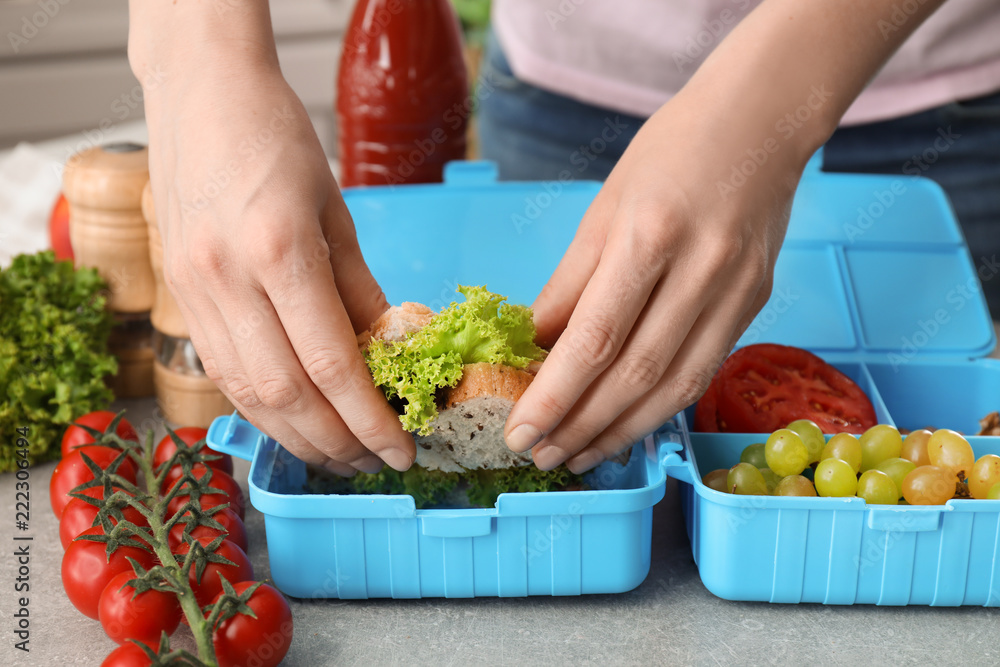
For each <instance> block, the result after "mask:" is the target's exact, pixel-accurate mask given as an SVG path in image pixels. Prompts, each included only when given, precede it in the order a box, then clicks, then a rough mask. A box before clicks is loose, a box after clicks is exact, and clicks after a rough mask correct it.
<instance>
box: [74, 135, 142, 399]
mask: <svg viewBox="0 0 1000 667" xmlns="http://www.w3.org/2000/svg"><path fill="white" fill-rule="evenodd" d="M148 181H149V166H148V154H147V151H146V147H145V146H141V145H139V144H133V143H115V144H107V145H105V146H97V147H94V148H90V149H88V150H85V151H82V152H80V153H77V154H76V155H74V156H73V157H71V158H70V160H69V162H67V163H66V169H65V171H64V172H63V193H64V194H65V196H66V200H67V201H68V202H69V233H70V241H71V243H72V245H73V252H74V254H75V261H76V265H77V266H90V267H94V268H96V269H97V271H98V272H99V273H100V274H101V277H102V278H104V280H106V281H107V283H108V286H109V288H110V291H111V296H110V299H109V306H110V308H111V310H112V311H114V313H115V327H114V329H113V330H112V332H111V337H110V339H109V341H108V347H109V349H110V351H111V353H112V354H114V355H115V356H116V357H117V358H118V374H117V375H116V376H115V377H114V378H112V379H111V381H110V384H111V388H112V390H113V391H114V393H115V396H117V397H118V398H136V397H141V396H151V395H152V394H153V348H152V326H151V325H150V321H149V311H150V309H151V308H152V306H153V299H154V297H155V294H156V286H155V284H154V281H153V270H152V267H151V266H150V264H149V250H148V248H149V238H148V233H147V231H146V222H145V220H144V219H143V217H142V189H143V187H144V186H145V184H146V183H147V182H148Z"/></svg>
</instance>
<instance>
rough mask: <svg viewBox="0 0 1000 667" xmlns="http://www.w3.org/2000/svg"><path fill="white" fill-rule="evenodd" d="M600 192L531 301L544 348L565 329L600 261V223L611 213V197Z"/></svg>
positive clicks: (537, 339) (601, 236)
mask: <svg viewBox="0 0 1000 667" xmlns="http://www.w3.org/2000/svg"><path fill="white" fill-rule="evenodd" d="M603 193H604V190H602V191H601V193H599V194H598V195H597V198H596V199H595V200H594V201H593V203H591V205H590V206H589V207H588V208H587V212H586V213H585V214H584V216H583V219H582V220H581V221H580V227H579V229H578V230H577V233H576V235H575V236H574V237H573V241H572V242H571V243H570V244H569V248H567V249H566V253H565V254H564V255H563V258H562V259H561V260H560V261H559V264H558V266H556V269H555V271H553V272H552V275H551V276H550V277H549V280H548V281H547V282H546V283H545V286H544V287H542V291H541V292H540V293H539V295H538V298H537V299H535V302H534V304H532V310H533V311H534V320H535V328H536V329H537V330H538V335H537V336H536V342H537V343H538V344H539V345H541V346H542V347H544V348H550V347H552V346H553V344H555V342H556V340H557V339H558V338H559V334H561V333H562V332H563V329H565V328H566V323H567V322H569V318H570V316H571V315H572V314H573V309H574V308H575V307H576V304H577V302H578V301H579V300H580V296H581V295H582V294H583V290H584V289H585V288H586V287H587V282H588V281H589V280H590V277H591V276H592V275H593V274H594V270H595V269H596V268H597V265H598V263H599V262H600V259H601V252H602V250H603V248H604V240H605V239H604V234H605V227H606V225H603V224H601V223H602V222H603V221H605V220H608V219H610V218H611V216H612V215H613V212H612V211H611V210H609V209H608V206H607V204H606V202H607V201H609V200H610V197H609V196H607V195H604V194H603Z"/></svg>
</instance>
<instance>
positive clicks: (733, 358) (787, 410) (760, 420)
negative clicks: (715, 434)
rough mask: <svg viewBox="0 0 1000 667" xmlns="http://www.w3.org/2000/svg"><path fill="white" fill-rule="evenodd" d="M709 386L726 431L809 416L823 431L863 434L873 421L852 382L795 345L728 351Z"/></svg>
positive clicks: (754, 429) (757, 429)
mask: <svg viewBox="0 0 1000 667" xmlns="http://www.w3.org/2000/svg"><path fill="white" fill-rule="evenodd" d="M712 384H713V385H717V386H716V387H715V389H714V391H716V392H717V397H718V408H717V412H716V423H717V424H718V425H719V427H720V429H721V428H722V427H723V426H724V427H725V428H724V430H726V431H731V432H735V433H771V432H772V431H776V430H777V429H779V428H784V427H785V426H787V425H788V424H790V423H791V422H793V421H795V420H797V419H811V420H812V421H814V422H815V423H816V424H817V425H818V426H819V427H820V429H822V430H823V432H824V433H844V432H846V433H863V432H864V431H866V430H867V429H868V428H870V427H872V426H874V425H875V424H876V423H878V422H877V420H876V418H875V408H874V407H873V406H872V403H871V401H870V400H868V397H867V396H866V395H865V393H864V392H863V391H862V390H861V388H860V387H858V385H856V384H855V383H854V381H853V380H851V379H850V378H849V377H847V376H846V375H844V374H843V373H841V372H840V371H839V370H837V369H836V368H834V367H833V366H831V365H830V364H828V363H826V362H825V361H823V360H822V359H820V358H819V357H817V356H816V355H815V354H813V353H811V352H807V351H806V350H802V349H799V348H796V347H788V346H785V345H773V344H770V343H761V344H758V345H748V346H747V347H744V348H742V349H739V350H737V351H736V352H734V353H733V354H732V355H730V357H729V359H727V360H726V363H724V364H723V365H722V368H720V369H719V372H718V373H716V375H715V377H714V378H713V379H712ZM709 390H710V391H711V390H712V388H711V386H710V387H709ZM701 425H704V424H701Z"/></svg>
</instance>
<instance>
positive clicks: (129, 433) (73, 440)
mask: <svg viewBox="0 0 1000 667" xmlns="http://www.w3.org/2000/svg"><path fill="white" fill-rule="evenodd" d="M114 418H115V413H113V412H108V411H107V410H98V411H97V412H90V413H88V414H85V415H84V416H82V417H80V418H79V419H77V420H76V421H75V423H74V424H70V425H69V427H68V428H67V429H66V432H65V433H63V437H62V455H63V457H66V456H68V455H69V454H70V453H72V452H73V451H75V450H76V449H78V448H80V447H83V446H85V445H89V444H90V443H92V442H94V438H93V436H92V435H90V434H89V433H87V432H86V431H85V430H83V429H82V428H80V427H79V426H77V425H76V424H83V425H84V426H89V427H90V428H93V429H97V430H98V431H100V432H101V433H104V432H105V431H106V430H107V429H108V425H109V424H110V423H111V420H112V419H114ZM115 433H117V434H118V435H119V436H121V438H122V439H123V440H135V441H138V440H139V436H138V435H136V432H135V428H133V427H132V424H130V423H128V420H126V419H125V418H124V417H122V419H121V421H119V422H118V428H116V429H115Z"/></svg>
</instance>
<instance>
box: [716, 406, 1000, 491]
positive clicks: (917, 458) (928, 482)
mask: <svg viewBox="0 0 1000 667" xmlns="http://www.w3.org/2000/svg"><path fill="white" fill-rule="evenodd" d="M702 483H703V484H704V485H705V486H707V487H709V488H711V489H715V490H716V491H721V492H723V493H734V494H739V495H755V496H765V495H773V496H800V497H815V496H823V497H833V498H851V497H858V498H863V499H864V500H865V502H866V503H868V504H869V505H896V504H899V503H900V500H902V502H903V504H909V505H943V504H944V503H946V502H947V501H948V500H950V499H951V498H970V497H971V498H978V499H989V500H998V499H1000V456H996V455H995V454H986V455H984V456H982V457H980V458H979V459H978V460H977V459H976V458H975V454H974V453H973V451H972V446H971V445H970V444H969V441H968V440H966V439H965V438H964V437H963V436H962V435H961V434H960V433H956V432H955V431H951V430H949V429H938V430H936V431H933V432H931V431H929V430H927V429H921V430H919V431H913V432H911V433H909V434H908V435H907V436H906V437H905V438H903V436H902V435H901V434H900V433H899V431H898V430H896V428H895V427H893V426H889V425H888V424H878V425H876V426H873V427H871V428H870V429H868V430H867V431H865V432H864V433H863V434H862V435H861V436H860V437H856V436H854V435H851V434H850V433H838V434H836V435H834V436H833V437H831V438H830V440H829V441H827V440H826V438H825V437H824V435H823V432H822V430H820V428H819V426H817V425H816V424H815V423H813V422H812V421H810V420H808V419H800V420H798V421H794V422H792V423H791V424H789V425H788V427H787V428H782V429H778V430H777V431H775V432H774V433H772V434H771V435H770V436H769V437H768V439H767V441H766V442H758V443H754V444H752V445H749V446H748V447H747V448H746V449H744V450H743V452H742V454H741V455H740V462H739V463H737V464H736V465H734V466H733V467H732V468H729V469H726V468H720V469H718V470H713V471H712V472H710V473H708V474H707V475H705V476H704V477H703V478H702Z"/></svg>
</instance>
